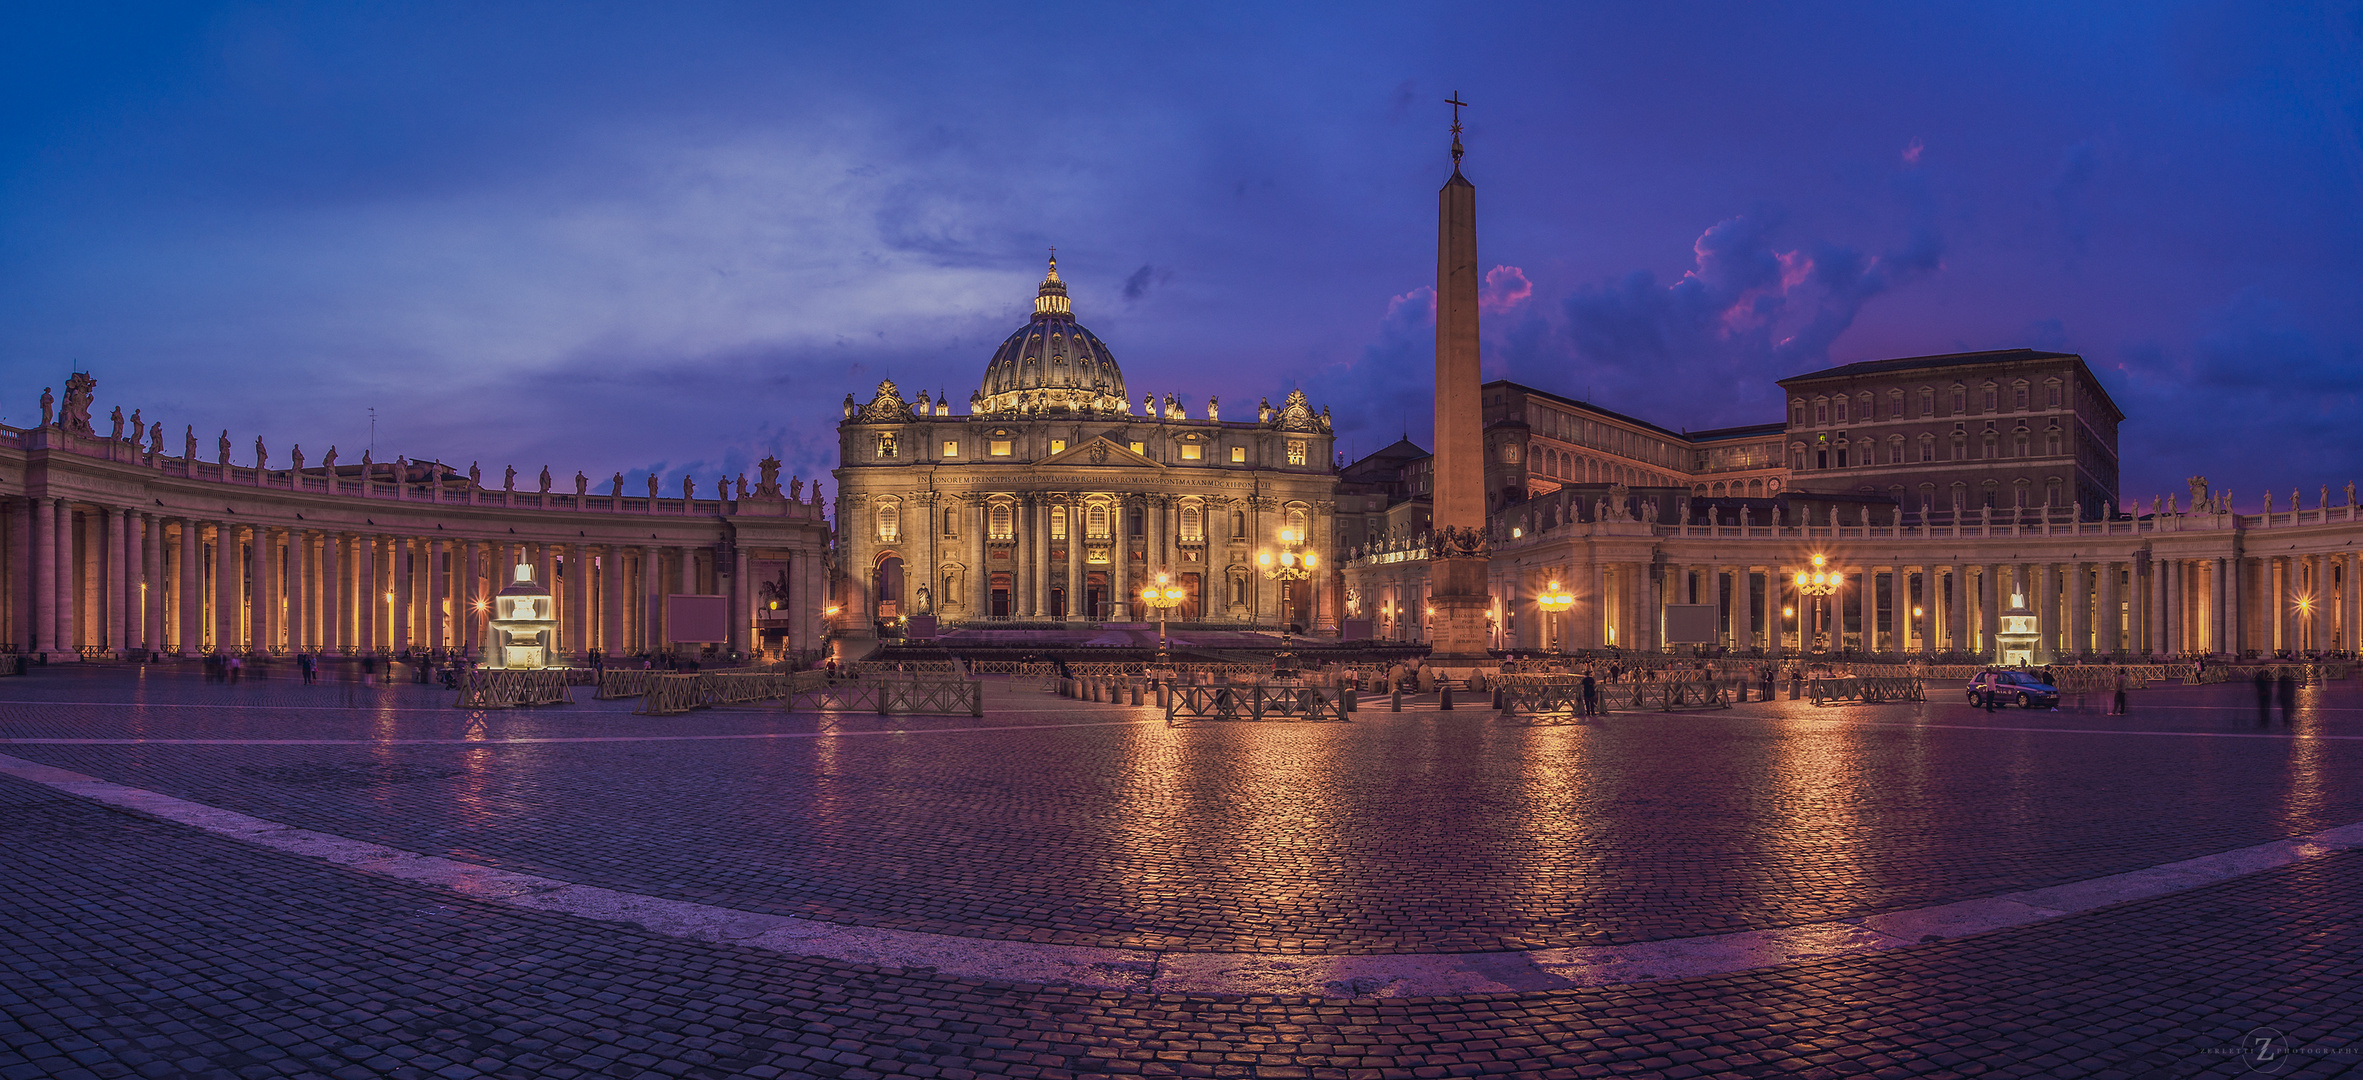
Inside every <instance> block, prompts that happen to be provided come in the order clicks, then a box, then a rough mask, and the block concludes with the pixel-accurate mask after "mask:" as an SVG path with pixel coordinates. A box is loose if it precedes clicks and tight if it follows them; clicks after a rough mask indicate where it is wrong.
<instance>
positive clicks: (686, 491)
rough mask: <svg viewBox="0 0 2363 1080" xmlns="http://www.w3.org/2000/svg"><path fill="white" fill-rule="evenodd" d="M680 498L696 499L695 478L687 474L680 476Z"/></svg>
mask: <svg viewBox="0 0 2363 1080" xmlns="http://www.w3.org/2000/svg"><path fill="white" fill-rule="evenodd" d="M681 497H682V498H684V499H694V498H697V477H694V476H691V475H689V474H688V473H682V474H681Z"/></svg>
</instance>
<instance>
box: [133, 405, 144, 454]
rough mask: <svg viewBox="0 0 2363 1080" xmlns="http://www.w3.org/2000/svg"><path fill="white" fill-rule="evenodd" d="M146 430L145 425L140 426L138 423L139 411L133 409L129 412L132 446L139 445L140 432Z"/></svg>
mask: <svg viewBox="0 0 2363 1080" xmlns="http://www.w3.org/2000/svg"><path fill="white" fill-rule="evenodd" d="M146 430H147V425H145V424H142V423H140V422H139V410H138V409H133V410H131V441H132V443H133V444H134V445H137V444H138V443H139V436H140V432H143V431H146Z"/></svg>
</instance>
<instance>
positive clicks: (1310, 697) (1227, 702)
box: [1165, 683, 1350, 727]
mask: <svg viewBox="0 0 2363 1080" xmlns="http://www.w3.org/2000/svg"><path fill="white" fill-rule="evenodd" d="M1165 701H1166V704H1165V724H1166V726H1167V727H1179V726H1180V725H1182V724H1183V723H1185V722H1188V721H1192V720H1265V721H1293V722H1298V723H1337V724H1342V723H1349V722H1350V721H1349V720H1348V719H1347V717H1346V707H1345V702H1344V699H1343V698H1342V697H1340V696H1339V695H1338V694H1336V693H1334V692H1332V691H1331V690H1329V689H1327V688H1325V687H1319V686H1273V685H1270V684H1266V683H1252V684H1249V685H1246V686H1231V685H1228V684H1225V685H1219V686H1194V685H1188V684H1179V685H1175V686H1173V687H1172V688H1170V690H1169V692H1168V693H1167V695H1166V699H1165Z"/></svg>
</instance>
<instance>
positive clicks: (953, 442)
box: [944, 439, 960, 457]
mask: <svg viewBox="0 0 2363 1080" xmlns="http://www.w3.org/2000/svg"><path fill="white" fill-rule="evenodd" d="M944 456H945V457H959V456H960V440H958V439H945V440H944Z"/></svg>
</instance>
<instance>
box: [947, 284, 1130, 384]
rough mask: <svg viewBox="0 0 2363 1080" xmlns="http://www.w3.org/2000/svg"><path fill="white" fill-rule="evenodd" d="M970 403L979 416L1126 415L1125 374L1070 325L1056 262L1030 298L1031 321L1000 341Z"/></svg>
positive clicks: (1070, 315)
mask: <svg viewBox="0 0 2363 1080" xmlns="http://www.w3.org/2000/svg"><path fill="white" fill-rule="evenodd" d="M969 405H970V408H971V411H974V412H979V413H1049V412H1074V413H1120V412H1123V411H1125V395H1124V373H1123V372H1122V371H1120V370H1118V369H1117V367H1116V357H1115V355H1114V354H1112V353H1110V352H1108V347H1107V346H1106V345H1104V344H1102V343H1101V342H1100V340H1099V338H1098V337H1097V336H1095V335H1093V334H1092V332H1091V331H1089V330H1086V329H1084V328H1083V327H1082V326H1080V325H1078V324H1077V323H1076V322H1075V315H1074V312H1073V310H1072V309H1071V308H1069V307H1068V305H1067V283H1066V282H1063V281H1060V280H1059V279H1058V260H1057V259H1056V258H1053V259H1051V260H1050V273H1049V275H1048V276H1046V277H1044V278H1043V279H1042V288H1041V290H1040V291H1039V292H1037V293H1036V294H1035V296H1034V318H1033V319H1032V321H1030V322H1028V323H1027V324H1026V325H1024V326H1022V327H1019V328H1018V331H1017V333H1014V334H1011V335H1009V340H1007V341H1004V342H1002V343H1001V348H1000V349H999V350H998V351H996V352H995V353H994V354H993V362H992V363H990V364H987V365H986V366H985V381H984V385H983V386H981V387H979V388H978V389H977V392H976V396H975V397H973V398H971V399H969Z"/></svg>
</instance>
